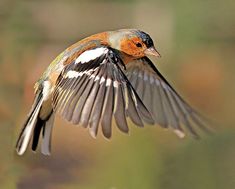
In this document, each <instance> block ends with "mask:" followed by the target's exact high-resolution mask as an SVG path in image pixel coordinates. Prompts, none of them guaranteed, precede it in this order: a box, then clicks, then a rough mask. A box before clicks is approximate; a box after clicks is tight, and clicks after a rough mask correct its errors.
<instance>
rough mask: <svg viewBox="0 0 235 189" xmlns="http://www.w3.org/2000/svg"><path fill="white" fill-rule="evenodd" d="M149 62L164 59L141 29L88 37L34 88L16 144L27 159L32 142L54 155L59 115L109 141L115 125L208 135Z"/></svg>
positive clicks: (62, 55)
mask: <svg viewBox="0 0 235 189" xmlns="http://www.w3.org/2000/svg"><path fill="white" fill-rule="evenodd" d="M148 56H155V57H160V53H159V52H158V51H157V50H156V47H155V45H154V42H153V40H152V38H151V37H150V35H149V34H147V33H146V32H143V31H141V30H138V29H119V30H115V31H106V32H102V33H98V34H94V35H91V36H89V37H86V38H84V39H82V40H80V41H78V42H77V43H75V44H73V45H71V46H70V47H68V48H67V49H65V50H64V51H63V52H62V53H60V54H59V55H58V56H57V57H56V58H55V60H54V61H52V63H51V64H50V65H49V67H48V68H47V69H46V71H45V72H44V73H43V74H42V76H41V77H40V78H39V80H38V81H37V82H36V84H35V87H34V88H35V98H34V101H33V104H32V108H31V110H30V111H29V114H28V116H27V119H26V121H25V123H24V125H23V127H22V130H21V132H20V134H19V137H18V140H17V142H16V152H17V154H18V155H23V154H24V153H25V151H26V149H27V148H28V146H29V144H30V142H31V149H32V150H33V151H36V150H37V147H38V143H39V140H40V139H41V153H42V154H44V155H50V154H51V138H52V129H53V125H54V119H55V114H58V115H60V116H61V117H62V118H64V119H65V120H67V121H68V122H70V123H72V124H74V125H80V126H82V127H84V128H88V129H89V132H90V134H91V136H92V137H94V138H96V136H97V133H98V130H99V128H100V129H101V130H102V133H103V135H104V137H105V138H108V139H109V138H111V136H112V125H113V124H114V122H115V124H116V126H117V127H118V128H119V129H120V130H121V131H122V132H124V133H129V126H128V122H129V121H127V119H128V120H130V121H131V122H132V123H134V125H136V126H138V127H144V125H160V126H161V127H163V128H169V129H171V130H172V131H173V132H174V133H176V134H177V135H178V136H179V137H180V138H183V137H184V136H185V133H190V134H191V135H192V136H194V137H196V138H197V137H199V134H198V131H197V130H198V129H200V130H203V131H206V132H210V130H209V129H208V127H207V126H206V125H205V124H204V121H203V116H201V114H200V113H198V112H197V111H196V110H195V109H194V108H192V107H191V106H190V105H189V104H188V103H187V102H186V101H185V100H184V99H183V98H182V97H181V96H180V95H179V94H178V93H177V92H176V90H175V89H174V88H173V87H172V86H171V85H170V84H169V82H168V81H167V80H166V79H165V78H164V76H163V75H162V74H161V73H160V72H159V70H158V69H157V68H156V67H155V65H154V63H153V62H152V61H151V60H150V59H149V57H148Z"/></svg>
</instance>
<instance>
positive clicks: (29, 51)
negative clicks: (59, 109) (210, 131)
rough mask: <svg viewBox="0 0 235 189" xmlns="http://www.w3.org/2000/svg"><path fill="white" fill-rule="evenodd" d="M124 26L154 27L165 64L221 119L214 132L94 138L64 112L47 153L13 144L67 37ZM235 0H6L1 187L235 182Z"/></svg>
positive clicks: (184, 187)
mask: <svg viewBox="0 0 235 189" xmlns="http://www.w3.org/2000/svg"><path fill="white" fill-rule="evenodd" d="M119 28H139V29H142V30H144V31H146V32H147V33H149V34H150V35H151V36H152V38H153V39H154V41H155V43H156V46H157V48H158V50H159V51H160V53H161V54H162V58H161V59H158V60H156V59H153V61H155V63H156V65H157V67H158V68H159V69H160V71H161V72H162V73H163V74H164V75H166V78H167V79H168V80H169V81H170V83H172V85H173V86H174V87H175V88H176V89H177V90H178V91H179V92H180V94H181V95H182V96H183V97H184V98H185V99H186V100H187V101H189V102H190V103H191V104H192V105H193V106H194V107H196V109H198V110H199V111H201V112H202V113H203V114H204V115H206V116H207V117H209V118H211V119H212V120H214V121H215V122H216V123H217V125H213V127H214V128H215V129H216V130H217V133H216V134H215V135H214V136H204V137H203V138H202V139H201V140H199V141H197V140H193V139H191V138H190V137H187V138H186V139H183V140H181V139H179V138H177V137H176V136H175V135H174V134H173V133H171V132H166V131H164V130H163V129H161V128H159V127H145V128H144V129H140V128H136V127H135V126H134V125H131V123H130V125H131V126H130V127H131V132H130V135H131V137H128V136H127V135H125V134H122V133H120V132H119V131H118V130H117V129H114V135H113V138H112V140H110V141H107V140H105V139H104V138H103V137H102V136H101V135H100V136H98V139H96V140H94V139H92V138H91V137H90V136H89V133H88V132H87V130H86V129H83V128H80V127H75V126H72V125H71V124H68V123H66V122H65V121H63V120H62V119H60V118H59V117H57V119H56V125H55V128H54V132H53V141H52V146H53V149H52V150H53V151H52V155H51V156H49V157H45V156H42V155H41V154H40V153H36V154H34V153H32V152H31V151H30V150H29V151H28V152H27V153H26V155H24V156H23V157H18V156H17V155H16V154H15V151H14V145H15V141H16V138H17V134H18V133H19V131H20V127H21V124H22V123H23V121H24V119H25V116H26V114H27V113H28V110H29V109H30V106H31V103H32V100H33V85H34V82H35V81H36V80H37V79H38V78H39V76H40V74H41V73H42V72H43V71H44V70H45V68H46V67H47V66H48V64H49V63H50V62H51V61H52V60H53V59H54V58H55V57H56V55H58V54H59V53H60V52H61V51H63V50H64V49H65V48H66V47H68V46H69V45H71V44H73V43H74V42H76V41H78V40H80V39H82V38H83V37H86V36H88V35H91V34H94V33H97V32H101V31H105V30H115V29H119ZM234 83H235V1H234V0H223V1H221V0H206V1H205V0H198V1H194V0H177V1H175V0H166V1H163V0H156V1H154V0H152V1H148V0H146V1H135V0H129V1H127V0H126V1H125V0H115V1H98V0H97V1H85V0H84V1H82V0H81V1H75V0H73V1H68V0H59V1H45V0H44V1H43V0H42V1H36V0H21V1H20V0H0V188H3V189H8V188H19V189H75V188H81V189H94V188H95V189H162V188H164V189H178V188H180V189H188V188H190V189H222V188H223V189H234V188H235V163H234V161H235V147H234V146H235V129H234V123H235V116H234V113H235V87H234Z"/></svg>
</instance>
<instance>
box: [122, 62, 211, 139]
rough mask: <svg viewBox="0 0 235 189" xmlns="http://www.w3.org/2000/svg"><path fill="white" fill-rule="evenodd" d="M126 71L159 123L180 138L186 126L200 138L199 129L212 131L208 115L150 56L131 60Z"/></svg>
mask: <svg viewBox="0 0 235 189" xmlns="http://www.w3.org/2000/svg"><path fill="white" fill-rule="evenodd" d="M124 73H125V74H126V76H127V78H128V80H129V81H130V83H131V84H132V86H133V88H134V89H135V90H136V92H137V94H138V95H139V97H140V99H141V100H142V101H143V103H144V105H145V106H146V107H147V109H148V110H149V111H150V113H151V114H152V116H153V118H154V121H155V123H158V124H159V125H161V126H162V127H165V128H168V127H169V128H172V129H173V131H174V132H175V133H176V134H177V135H178V136H180V137H183V136H184V135H185V132H184V130H185V129H187V130H188V131H189V132H190V133H191V134H192V135H193V136H195V137H198V132H197V131H198V130H197V128H200V129H202V130H204V131H206V132H210V130H209V129H208V128H207V127H206V126H205V124H204V118H203V117H202V116H201V115H199V113H198V112H196V111H195V110H194V109H193V108H192V107H190V106H189V105H188V104H187V103H186V102H185V101H184V100H183V99H182V98H181V97H180V95H179V94H177V92H176V91H175V90H174V89H173V88H172V86H171V85H170V84H169V83H168V82H167V80H166V79H165V78H164V77H163V76H162V75H161V73H160V72H159V71H158V70H157V68H156V67H155V66H154V64H153V63H152V62H151V60H150V59H149V58H147V57H144V58H141V59H138V60H135V61H133V62H131V63H128V64H127V66H126V70H125V71H124ZM182 126H183V128H182Z"/></svg>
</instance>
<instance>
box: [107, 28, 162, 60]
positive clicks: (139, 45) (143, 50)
mask: <svg viewBox="0 0 235 189" xmlns="http://www.w3.org/2000/svg"><path fill="white" fill-rule="evenodd" d="M109 42H110V45H111V47H112V48H114V49H117V50H119V51H122V52H124V53H126V54H128V55H130V56H133V57H135V58H141V57H144V56H147V55H153V56H156V57H160V54H159V53H158V51H157V50H156V48H155V47H154V44H153V40H152V39H151V37H150V36H149V35H148V34H147V33H145V32H143V31H140V30H136V29H121V30H117V31H112V32H110V35H109Z"/></svg>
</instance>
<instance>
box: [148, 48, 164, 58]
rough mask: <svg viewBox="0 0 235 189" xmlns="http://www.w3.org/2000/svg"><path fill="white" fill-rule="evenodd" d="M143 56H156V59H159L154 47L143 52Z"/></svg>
mask: <svg viewBox="0 0 235 189" xmlns="http://www.w3.org/2000/svg"><path fill="white" fill-rule="evenodd" d="M144 54H146V55H150V56H156V57H158V58H160V57H161V55H160V53H159V52H158V51H157V50H156V49H155V47H149V48H147V49H146V50H145V51H144Z"/></svg>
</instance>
